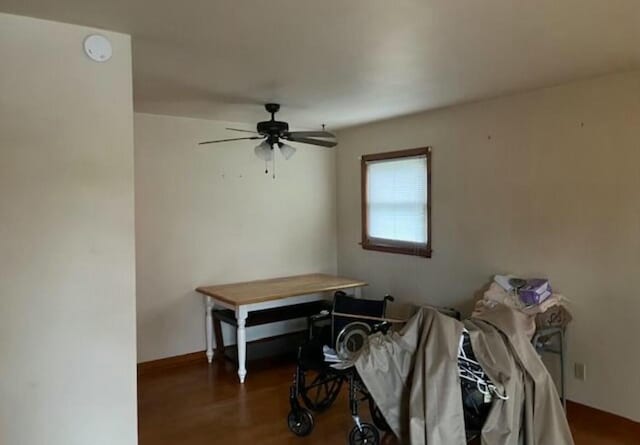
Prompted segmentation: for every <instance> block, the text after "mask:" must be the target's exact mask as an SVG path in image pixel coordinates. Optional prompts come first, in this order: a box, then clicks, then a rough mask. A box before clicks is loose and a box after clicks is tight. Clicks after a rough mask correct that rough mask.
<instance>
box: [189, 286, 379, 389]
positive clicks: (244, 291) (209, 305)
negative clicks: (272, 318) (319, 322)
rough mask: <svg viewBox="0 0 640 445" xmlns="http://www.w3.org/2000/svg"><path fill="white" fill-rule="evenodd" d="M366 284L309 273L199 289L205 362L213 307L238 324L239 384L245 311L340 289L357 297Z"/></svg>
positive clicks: (301, 300)
mask: <svg viewBox="0 0 640 445" xmlns="http://www.w3.org/2000/svg"><path fill="white" fill-rule="evenodd" d="M366 285H367V283H365V282H364V281H360V280H352V279H350V278H343V277H337V276H334V275H327V274H309V275H298V276H293V277H283V278H272V279H269V280H258V281H249V282H245V283H233V284H223V285H219V286H202V287H199V288H197V289H196V291H197V292H199V293H201V294H202V295H204V296H205V311H206V312H205V323H206V324H205V327H206V334H207V351H206V354H207V360H208V361H209V363H211V361H212V360H213V320H212V314H211V311H212V310H213V308H214V306H222V307H223V308H226V309H231V310H233V311H235V314H236V319H237V322H238V328H237V332H238V337H237V338H238V377H239V378H240V383H244V380H245V377H246V375H247V369H246V353H247V337H246V329H245V323H246V320H247V315H248V313H249V312H251V311H258V310H262V309H269V308H276V307H282V306H288V305H292V304H298V303H308V302H311V301H318V300H321V299H324V298H325V295H322V293H324V292H333V291H337V290H343V289H354V292H355V294H356V296H357V297H359V296H360V288H361V287H363V286H366Z"/></svg>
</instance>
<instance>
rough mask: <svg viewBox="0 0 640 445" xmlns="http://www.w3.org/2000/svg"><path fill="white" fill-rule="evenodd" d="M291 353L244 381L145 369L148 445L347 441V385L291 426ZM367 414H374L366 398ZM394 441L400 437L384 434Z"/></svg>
mask: <svg viewBox="0 0 640 445" xmlns="http://www.w3.org/2000/svg"><path fill="white" fill-rule="evenodd" d="M293 369H294V366H293V364H292V363H291V361H289V360H270V361H260V362H253V363H250V366H249V375H248V377H247V382H246V383H245V385H243V386H242V385H239V384H238V381H237V376H236V373H235V369H234V368H233V366H232V364H231V363H229V362H224V361H218V363H215V364H214V365H211V366H209V365H207V364H206V363H197V364H190V365H183V366H181V367H177V368H174V369H165V370H162V371H156V372H153V373H149V374H146V375H143V376H140V377H139V381H138V404H139V407H138V410H139V414H138V416H139V420H138V423H139V431H140V433H139V435H140V441H139V443H140V445H201V444H202V445H204V444H206V445H211V444H226V445H231V444H258V443H260V444H296V445H312V444H334V445H339V444H346V443H347V433H348V431H349V430H350V429H351V427H352V426H353V424H352V420H351V418H350V416H349V409H348V406H347V402H346V394H345V393H346V391H344V390H343V391H342V396H341V398H339V399H338V400H337V401H336V403H335V405H334V406H333V407H331V409H329V410H328V411H327V412H325V413H323V414H320V415H318V416H317V417H316V426H315V429H314V431H313V433H312V434H311V435H310V436H309V437H306V438H298V437H295V436H293V435H292V434H291V433H290V432H289V430H288V429H287V426H286V420H285V419H286V416H287V413H288V411H289V404H288V400H287V399H288V394H289V385H290V382H291V378H292V375H293ZM362 411H363V417H368V411H367V408H366V404H363V407H362ZM569 419H570V424H571V428H572V431H573V434H574V439H575V442H576V445H623V444H625V445H626V444H629V445H631V444H634V445H635V444H639V443H640V435H639V431H640V429H639V428H638V424H635V423H632V422H627V421H621V420H620V419H619V418H615V417H613V416H608V415H606V414H598V413H597V412H594V411H593V410H590V409H586V408H582V407H580V406H575V405H572V406H570V410H569ZM383 443H385V444H392V443H394V440H393V438H387V439H386V440H383Z"/></svg>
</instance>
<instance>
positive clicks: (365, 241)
mask: <svg viewBox="0 0 640 445" xmlns="http://www.w3.org/2000/svg"><path fill="white" fill-rule="evenodd" d="M423 155H424V156H426V159H427V172H426V174H427V215H426V218H427V221H426V223H427V243H426V244H422V243H412V242H407V241H398V240H388V239H380V238H372V237H369V236H368V225H367V224H368V221H367V220H368V214H367V213H368V212H367V182H368V181H367V162H371V161H383V160H391V159H402V158H410V157H415V156H423ZM360 180H361V183H360V188H361V196H360V207H361V221H362V242H361V243H360V245H361V246H362V248H363V249H365V250H376V251H379V252H389V253H399V254H404V255H414V256H420V257H424V258H431V253H432V250H431V147H420V148H411V149H407V150H397V151H389V152H385V153H375V154H369V155H363V156H362V157H361V158H360Z"/></svg>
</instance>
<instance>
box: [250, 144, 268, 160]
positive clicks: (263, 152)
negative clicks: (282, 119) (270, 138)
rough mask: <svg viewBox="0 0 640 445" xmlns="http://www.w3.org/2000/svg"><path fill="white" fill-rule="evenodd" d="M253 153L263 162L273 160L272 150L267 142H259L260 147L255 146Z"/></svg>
mask: <svg viewBox="0 0 640 445" xmlns="http://www.w3.org/2000/svg"><path fill="white" fill-rule="evenodd" d="M253 151H254V153H255V154H256V156H257V157H259V158H260V159H262V160H263V161H271V160H272V159H273V150H272V149H271V145H269V143H268V142H267V141H262V142H260V145H257V146H256V148H255V149H254V150H253Z"/></svg>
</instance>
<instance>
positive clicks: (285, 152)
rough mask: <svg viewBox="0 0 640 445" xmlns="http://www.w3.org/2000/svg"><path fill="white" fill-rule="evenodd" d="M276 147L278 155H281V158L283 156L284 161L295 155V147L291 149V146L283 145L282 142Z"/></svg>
mask: <svg viewBox="0 0 640 445" xmlns="http://www.w3.org/2000/svg"><path fill="white" fill-rule="evenodd" d="M278 146H279V147H280V153H282V156H284V158H285V159H290V158H291V156H293V155H294V154H296V149H295V147H292V146H291V145H287V144H283V143H282V142H279V143H278Z"/></svg>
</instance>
